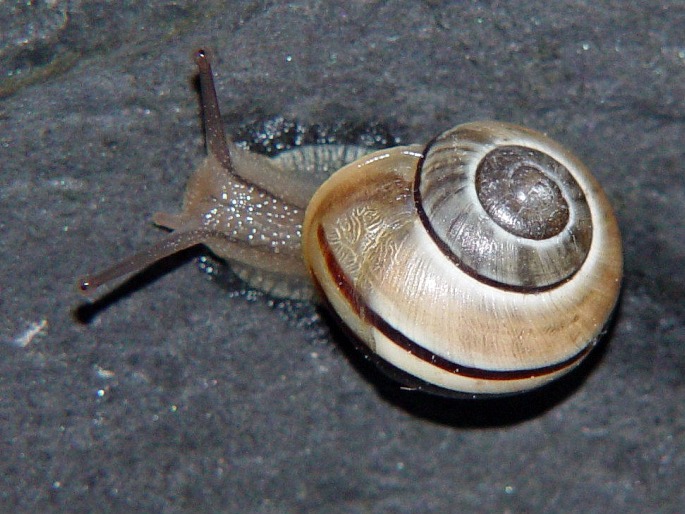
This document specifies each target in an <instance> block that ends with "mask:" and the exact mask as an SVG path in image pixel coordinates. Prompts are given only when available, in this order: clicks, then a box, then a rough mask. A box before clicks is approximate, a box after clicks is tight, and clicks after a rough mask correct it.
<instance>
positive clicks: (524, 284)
mask: <svg viewBox="0 0 685 514" xmlns="http://www.w3.org/2000/svg"><path fill="white" fill-rule="evenodd" d="M424 155H425V158H424V161H423V163H422V165H421V169H420V171H419V173H417V175H416V182H415V191H414V194H415V201H416V206H417V209H418V211H419V215H420V216H421V219H422V222H423V224H424V226H425V227H426V229H427V230H428V232H429V233H430V235H431V237H432V238H433V239H434V240H435V242H436V243H437V244H438V246H440V248H441V249H442V251H443V252H444V253H445V254H446V255H447V256H448V257H449V258H450V259H451V260H452V261H453V262H455V263H456V264H457V265H458V266H459V267H460V268H462V269H463V270H464V271H466V272H468V273H469V274H470V275H472V276H474V277H475V278H477V279H478V280H480V281H482V282H486V283H491V284H493V285H497V286H501V287H505V288H509V289H514V290H523V291H539V290H544V289H548V288H551V287H556V286H557V285H558V284H560V283H563V282H564V281H566V280H568V279H569V278H571V277H572V276H573V275H574V274H575V273H576V272H577V271H578V269H580V267H581V266H582V264H583V262H584V261H585V259H586V257H587V255H588V252H589V250H590V245H591V243H592V221H591V212H590V207H589V205H588V201H587V199H586V196H585V194H584V193H583V187H582V185H581V184H582V181H583V177H584V175H585V174H588V173H589V172H588V171H587V170H586V169H585V168H584V167H583V166H582V164H580V163H578V162H577V161H576V160H575V159H574V158H573V157H572V156H570V155H569V154H568V152H566V151H565V150H564V149H563V148H561V147H560V146H559V145H558V144H556V143H554V142H553V141H551V140H550V139H548V138H547V137H545V136H544V135H542V134H540V133H538V132H535V131H532V130H529V129H524V128H522V127H517V126H514V125H509V124H505V123H499V122H474V123H467V124H464V125H460V126H458V127H456V128H454V129H452V130H449V131H447V132H444V133H442V134H441V135H440V136H438V137H437V138H436V139H434V140H433V141H432V142H431V143H430V144H429V145H428V148H427V150H426V152H425V154H424Z"/></svg>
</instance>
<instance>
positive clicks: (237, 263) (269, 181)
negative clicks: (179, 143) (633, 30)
mask: <svg viewBox="0 0 685 514" xmlns="http://www.w3.org/2000/svg"><path fill="white" fill-rule="evenodd" d="M197 64H198V67H199V70H200V88H201V93H202V102H203V105H202V106H203V114H204V121H205V130H206V138H207V148H208V153H209V155H208V156H207V158H206V159H205V161H204V162H203V163H202V164H201V165H200V166H199V168H198V169H197V170H196V171H195V173H194V174H193V175H192V177H191V179H190V180H189V183H188V186H187V188H186V193H185V195H184V200H183V209H182V211H181V212H180V213H179V214H167V213H157V214H155V216H154V221H155V223H156V224H158V225H161V226H164V227H167V228H169V229H171V230H173V232H172V233H171V234H170V235H169V236H167V237H166V238H164V239H162V240H161V241H159V242H158V243H156V244H154V245H152V246H151V247H149V248H147V249H145V250H143V251H141V252H139V253H137V254H135V255H132V256H130V257H128V258H125V259H123V260H122V261H120V262H119V263H116V264H114V265H113V266H111V267H110V268H108V269H106V270H104V271H103V272H101V273H98V274H95V275H90V276H88V277H85V278H83V279H81V280H80V282H79V289H80V290H81V292H83V293H85V294H86V295H91V294H92V293H93V292H94V291H95V290H97V289H98V288H99V287H100V286H101V285H103V284H106V283H108V282H111V281H113V280H115V279H117V278H120V277H122V276H125V275H127V274H130V273H133V272H136V271H138V270H140V269H142V268H144V267H146V266H148V265H149V264H151V263H152V262H154V261H156V260H159V259H161V258H164V257H165V256H167V255H169V254H172V253H175V252H178V251H179V250H182V249H184V248H188V247H190V246H194V245H197V244H204V245H206V246H207V247H208V248H210V249H211V250H212V252H213V253H214V254H215V255H216V256H218V257H220V258H222V259H225V260H226V261H228V262H230V263H233V265H234V267H235V268H236V269H237V271H238V272H239V273H240V274H241V276H243V277H245V278H247V279H249V280H251V281H252V283H253V284H256V285H257V286H259V287H263V288H265V289H267V290H269V291H271V292H272V293H275V294H288V295H292V296H295V297H298V298H304V297H307V296H308V295H310V294H311V291H312V290H311V288H308V286H306V285H305V286H302V287H300V286H297V285H296V284H302V283H303V281H308V280H309V278H310V277H312V278H313V279H314V280H313V282H314V284H315V285H316V287H317V289H318V290H319V291H320V292H321V293H323V296H324V297H325V298H326V299H327V301H328V303H329V304H330V305H331V306H332V307H333V309H334V310H335V311H336V313H337V314H338V316H339V317H340V318H341V319H342V320H343V321H344V322H345V323H346V324H347V326H348V327H350V329H351V331H352V332H353V333H354V334H355V335H356V336H357V337H358V338H359V339H360V341H362V342H363V343H364V345H365V346H366V348H367V349H368V350H369V351H370V352H371V353H372V354H373V355H375V356H376V358H377V359H378V360H379V361H381V362H383V363H387V365H385V364H384V368H386V370H387V369H391V370H392V371H393V373H395V372H396V373H398V374H399V375H400V376H402V377H403V378H406V377H408V376H410V377H415V378H412V379H411V380H410V382H411V383H412V384H415V383H418V384H419V385H423V384H429V385H430V386H432V387H436V388H439V389H441V390H448V391H458V392H462V393H468V394H503V393H512V392H516V391H522V390H526V389H531V388H534V387H537V386H540V385H542V384H544V383H546V382H548V381H550V380H552V379H553V378H555V377H557V376H560V375H562V374H564V373H566V372H567V371H569V370H570V369H572V368H573V367H574V366H576V365H577V364H578V363H579V362H580V361H581V360H582V359H583V357H585V356H586V355H587V354H588V352H589V351H590V350H591V349H592V347H593V346H594V345H595V343H596V341H597V340H598V338H599V336H600V335H601V333H602V330H603V327H604V326H605V324H606V322H607V320H608V318H609V316H610V314H611V312H612V310H613V308H614V306H615V304H616V301H617V297H618V293H619V289H620V281H621V273H622V256H621V241H620V234H619V230H618V226H617V223H616V219H615V217H614V214H613V212H612V210H611V207H610V205H609V203H608V201H607V198H606V196H605V195H604V193H603V191H602V190H601V188H600V186H599V185H598V184H597V182H596V181H595V179H594V178H593V177H592V175H591V174H590V173H589V171H588V170H587V169H586V168H585V167H584V166H583V164H582V163H581V162H580V161H579V160H578V159H577V158H576V157H574V156H573V155H572V154H571V153H570V152H569V151H567V150H565V149H564V148H562V147H561V146H559V145H558V144H556V143H554V142H553V141H551V140H550V139H548V138H546V137H545V136H543V135H542V134H539V133H537V132H534V131H532V130H528V129H524V128H521V127H517V126H514V125H508V124H504V123H496V122H478V123H467V124H464V125H460V126H458V127H456V128H453V129H451V130H448V131H447V132H445V133H443V134H441V135H440V136H438V137H437V138H435V139H434V140H433V141H432V142H431V143H430V144H428V146H427V147H425V148H424V147H422V146H418V145H412V146H404V147H395V148H390V149H387V150H380V151H378V152H375V153H371V154H368V155H364V156H363V157H359V156H360V155H361V153H362V152H363V151H364V150H363V149H359V148H356V147H355V148H350V147H346V146H344V145H343V146H330V147H323V148H319V149H315V150H298V151H301V152H307V153H306V154H305V153H303V154H299V153H293V154H284V155H283V156H281V157H279V158H278V159H269V158H267V157H264V156H261V155H256V154H254V153H251V152H248V151H246V150H244V149H241V148H239V147H237V146H236V145H235V144H234V143H233V142H231V141H230V140H227V139H226V137H225V134H224V128H223V123H222V121H221V116H220V113H219V107H218V101H217V99H216V92H215V90H214V84H213V78H212V73H211V68H210V65H209V61H208V59H207V56H206V55H205V53H204V52H203V51H199V52H198V54H197ZM305 155H307V156H309V157H307V158H305V159H304V161H305V162H312V161H314V162H318V163H319V164H321V165H322V166H324V167H326V166H328V167H331V166H335V167H337V166H341V165H342V164H343V163H344V162H347V160H349V159H351V158H356V157H359V158H358V159H357V160H355V161H354V162H352V163H351V164H347V165H345V166H343V167H342V168H341V169H340V170H338V171H337V172H336V173H334V174H333V176H332V177H331V178H329V179H328V180H327V181H326V182H325V183H324V184H323V185H322V186H321V187H320V188H318V190H316V191H315V187H314V186H313V184H312V183H310V182H308V181H307V180H306V179H304V178H303V174H302V173H296V172H295V171H294V170H293V169H291V164H292V163H301V162H302V161H303V156H305ZM305 175H306V173H305Z"/></svg>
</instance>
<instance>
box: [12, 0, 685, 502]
mask: <svg viewBox="0 0 685 514" xmlns="http://www.w3.org/2000/svg"><path fill="white" fill-rule="evenodd" d="M227 4H230V5H227ZM342 4H343V3H342V2H332V1H315V0H309V1H294V2H290V3H288V4H284V3H281V2H273V1H259V2H255V1H233V2H230V3H226V2H216V1H210V0H206V1H201V2H191V1H188V0H180V1H175V2H165V1H154V0H153V1H150V2H140V3H136V2H107V3H104V2H94V1H87V0H81V1H79V0H72V1H64V0H52V1H49V2H48V1H43V2H22V3H19V2H16V3H14V2H5V3H3V4H1V5H0V72H1V75H0V152H1V154H0V155H1V156H2V158H1V162H0V166H1V167H2V174H1V175H0V186H1V189H0V195H1V198H2V201H1V202H0V234H1V236H0V237H1V241H2V245H1V247H0V252H1V253H2V267H0V288H1V295H0V312H2V316H1V318H0V435H1V438H0V444H1V445H2V453H1V455H2V459H0V510H3V511H14V512H40V511H66V510H68V511H70V512H85V511H130V510H131V509H135V510H139V511H144V512H185V511H197V512H262V513H290V512H292V513H296V512H321V513H336V512H341V513H342V512H344V513H352V512H375V513H390V512H391V513H402V512H412V513H416V512H427V513H428V512H431V513H433V512H434V513H440V512H583V513H588V512H590V513H591V512H602V513H608V512H620V513H625V512H674V513H675V512H682V509H683V505H685V492H684V491H685V487H684V486H685V479H684V478H683V477H685V448H684V445H685V443H684V440H683V438H684V437H685V407H684V405H685V402H684V400H685V396H684V394H685V380H684V376H685V346H684V344H685V328H684V324H683V320H684V319H685V298H684V294H683V290H684V288H685V273H684V272H683V269H682V266H683V259H684V257H685V225H684V222H683V220H684V219H685V178H684V177H685V176H684V170H683V164H682V163H683V162H684V160H685V145H684V144H683V141H685V5H684V4H683V3H682V2H681V1H678V0H670V1H665V2H654V1H646V0H642V1H639V0H638V1H636V2H630V5H629V3H628V2H622V1H618V0H614V1H610V0H606V1H600V2H590V1H560V2H546V1H538V0H531V1H526V2H521V3H519V2H511V3H509V2H496V1H469V2H459V3H456V5H453V3H451V2H440V1H434V0H431V1H429V0H424V1H422V2H409V1H387V2H374V1H351V2H345V3H344V6H343V5H342ZM199 45H207V46H208V47H210V48H211V49H212V50H213V53H214V68H215V71H216V74H217V82H218V90H219V96H220V101H221V106H222V109H223V113H224V117H225V119H226V122H227V123H228V125H229V127H235V126H237V125H239V124H240V123H243V122H245V121H249V120H253V119H259V118H267V117H270V116H273V115H279V114H280V115H284V116H287V117H290V118H297V119H299V120H302V121H303V122H307V123H315V122H324V123H331V122H335V121H337V120H341V119H342V120H346V121H360V120H361V121H382V122H384V123H387V124H388V125H389V126H391V127H392V128H393V130H394V131H395V132H396V133H398V134H399V135H400V136H401V137H402V139H403V140H404V141H407V142H410V141H418V142H422V141H427V140H428V139H429V138H430V137H432V135H434V134H437V133H438V132H440V131H442V130H444V129H446V128H448V127H450V126H453V125H456V124H458V123H460V122H464V121H468V120H474V119H478V118H497V119H500V120H503V121H511V122H515V123H520V124H524V125H528V126H530V127H533V128H537V129H539V130H542V131H546V132H548V133H549V134H550V135H551V136H552V137H554V138H555V139H557V140H559V141H560V142H562V143H564V144H565V145H567V146H568V147H570V148H572V149H574V150H575V152H576V153H578V154H579V155H581V156H582V157H583V159H584V160H585V162H586V163H587V164H588V165H589V167H590V168H591V169H593V170H594V172H595V174H596V175H597V177H598V178H599V180H600V181H601V182H602V184H603V185H604V187H605V189H606V191H607V193H608V195H609V196H610V198H611V199H612V202H613V204H614V206H615V208H616V210H617V214H618V217H619V220H620V224H621V228H622V231H623V235H624V243H625V259H626V271H625V273H626V277H625V285H624V293H623V297H622V302H621V305H620V309H619V310H618V313H617V316H616V322H615V325H614V327H613V330H612V332H611V333H610V334H609V337H607V338H606V341H605V343H606V344H605V345H604V346H603V347H602V348H601V350H599V351H597V352H595V354H594V355H593V356H592V358H591V359H590V360H589V361H588V362H587V363H586V364H585V365H584V366H582V368H581V369H579V370H578V371H577V372H576V373H574V374H573V375H571V376H570V377H569V378H567V379H566V380H562V381H561V382H559V383H557V384H555V385H554V386H552V387H549V388H546V389H544V390H541V391H538V392H536V393H533V394H528V395H524V396H519V397H514V398H508V399H500V400H491V401H475V402H468V401H458V400H446V399H442V398H433V397H429V396H425V395H420V394H411V393H406V392H401V391H399V390H398V389H397V387H396V386H395V385H394V384H392V383H390V382H388V381H387V380H386V379H384V378H383V377H382V376H380V375H379V374H378V372H377V371H376V370H375V369H373V368H370V367H369V366H368V365H366V363H365V362H364V361H363V360H361V359H359V358H358V357H356V356H355V354H354V353H353V352H352V351H350V350H349V344H348V343H347V342H346V340H345V338H344V337H342V336H340V335H339V334H338V333H337V332H333V333H331V331H330V330H329V325H328V323H327V322H326V321H325V320H322V319H320V317H319V315H318V313H317V311H316V310H315V309H314V308H313V307H312V306H307V305H304V306H297V305H295V306H293V305H290V304H287V303H280V302H273V301H271V300H270V299H268V298H266V297H264V296H262V295H257V294H250V293H245V294H241V292H240V287H237V288H236V289H235V291H234V292H233V294H227V293H226V292H225V291H223V290H221V289H220V288H218V287H216V285H215V284H213V283H212V282H211V281H209V280H207V279H206V278H205V277H204V276H202V275H201V274H200V273H199V272H198V271H197V269H196V266H195V265H193V264H192V262H191V261H192V260H193V257H194V255H195V254H193V252H190V253H187V254H184V255H182V256H180V257H179V258H177V259H171V260H168V261H165V262H164V263H162V264H161V265H159V266H156V267H154V268H153V269H152V270H151V271H149V272H147V273H144V274H143V275H142V276H140V277H137V278H136V279H134V280H133V282H132V283H129V285H128V286H126V287H124V288H123V289H122V290H119V291H118V292H115V293H114V294H113V295H110V296H108V297H107V298H105V299H104V300H103V301H102V302H99V303H97V304H95V305H94V306H87V305H85V304H84V302H83V300H81V299H80V297H79V296H78V295H77V294H76V293H75V289H74V281H75V278H76V277H77V276H78V275H80V274H83V273H84V272H86V271H91V270H95V269H99V268H101V267H102V266H103V265H104V264H106V263H108V262H111V261H112V260H114V259H117V258H119V257H121V256H123V255H125V254H127V253H129V252H130V251H131V250H133V249H136V248H140V247H142V246H143V245H144V244H146V243H149V242H151V241H153V240H155V239H156V238H158V237H159V235H160V233H159V230H158V229H156V228H155V227H154V226H152V225H151V223H150V221H149V220H150V217H151V214H152V213H153V212H155V211H158V210H166V211H174V209H176V208H177V206H178V205H179V204H180V198H181V194H182V191H183V186H184V183H185V181H186V179H187V177H188V176H189V174H190V172H191V170H192V169H193V168H194V167H195V165H196V164H197V163H199V162H200V160H201V158H202V155H203V152H204V149H203V137H202V132H201V125H200V119H199V115H198V97H197V92H196V91H195V89H194V88H193V87H192V79H193V76H194V73H195V70H194V65H193V63H192V59H191V54H192V51H193V50H194V49H195V48H197V47H198V46H199ZM184 264H185V265H184Z"/></svg>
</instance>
